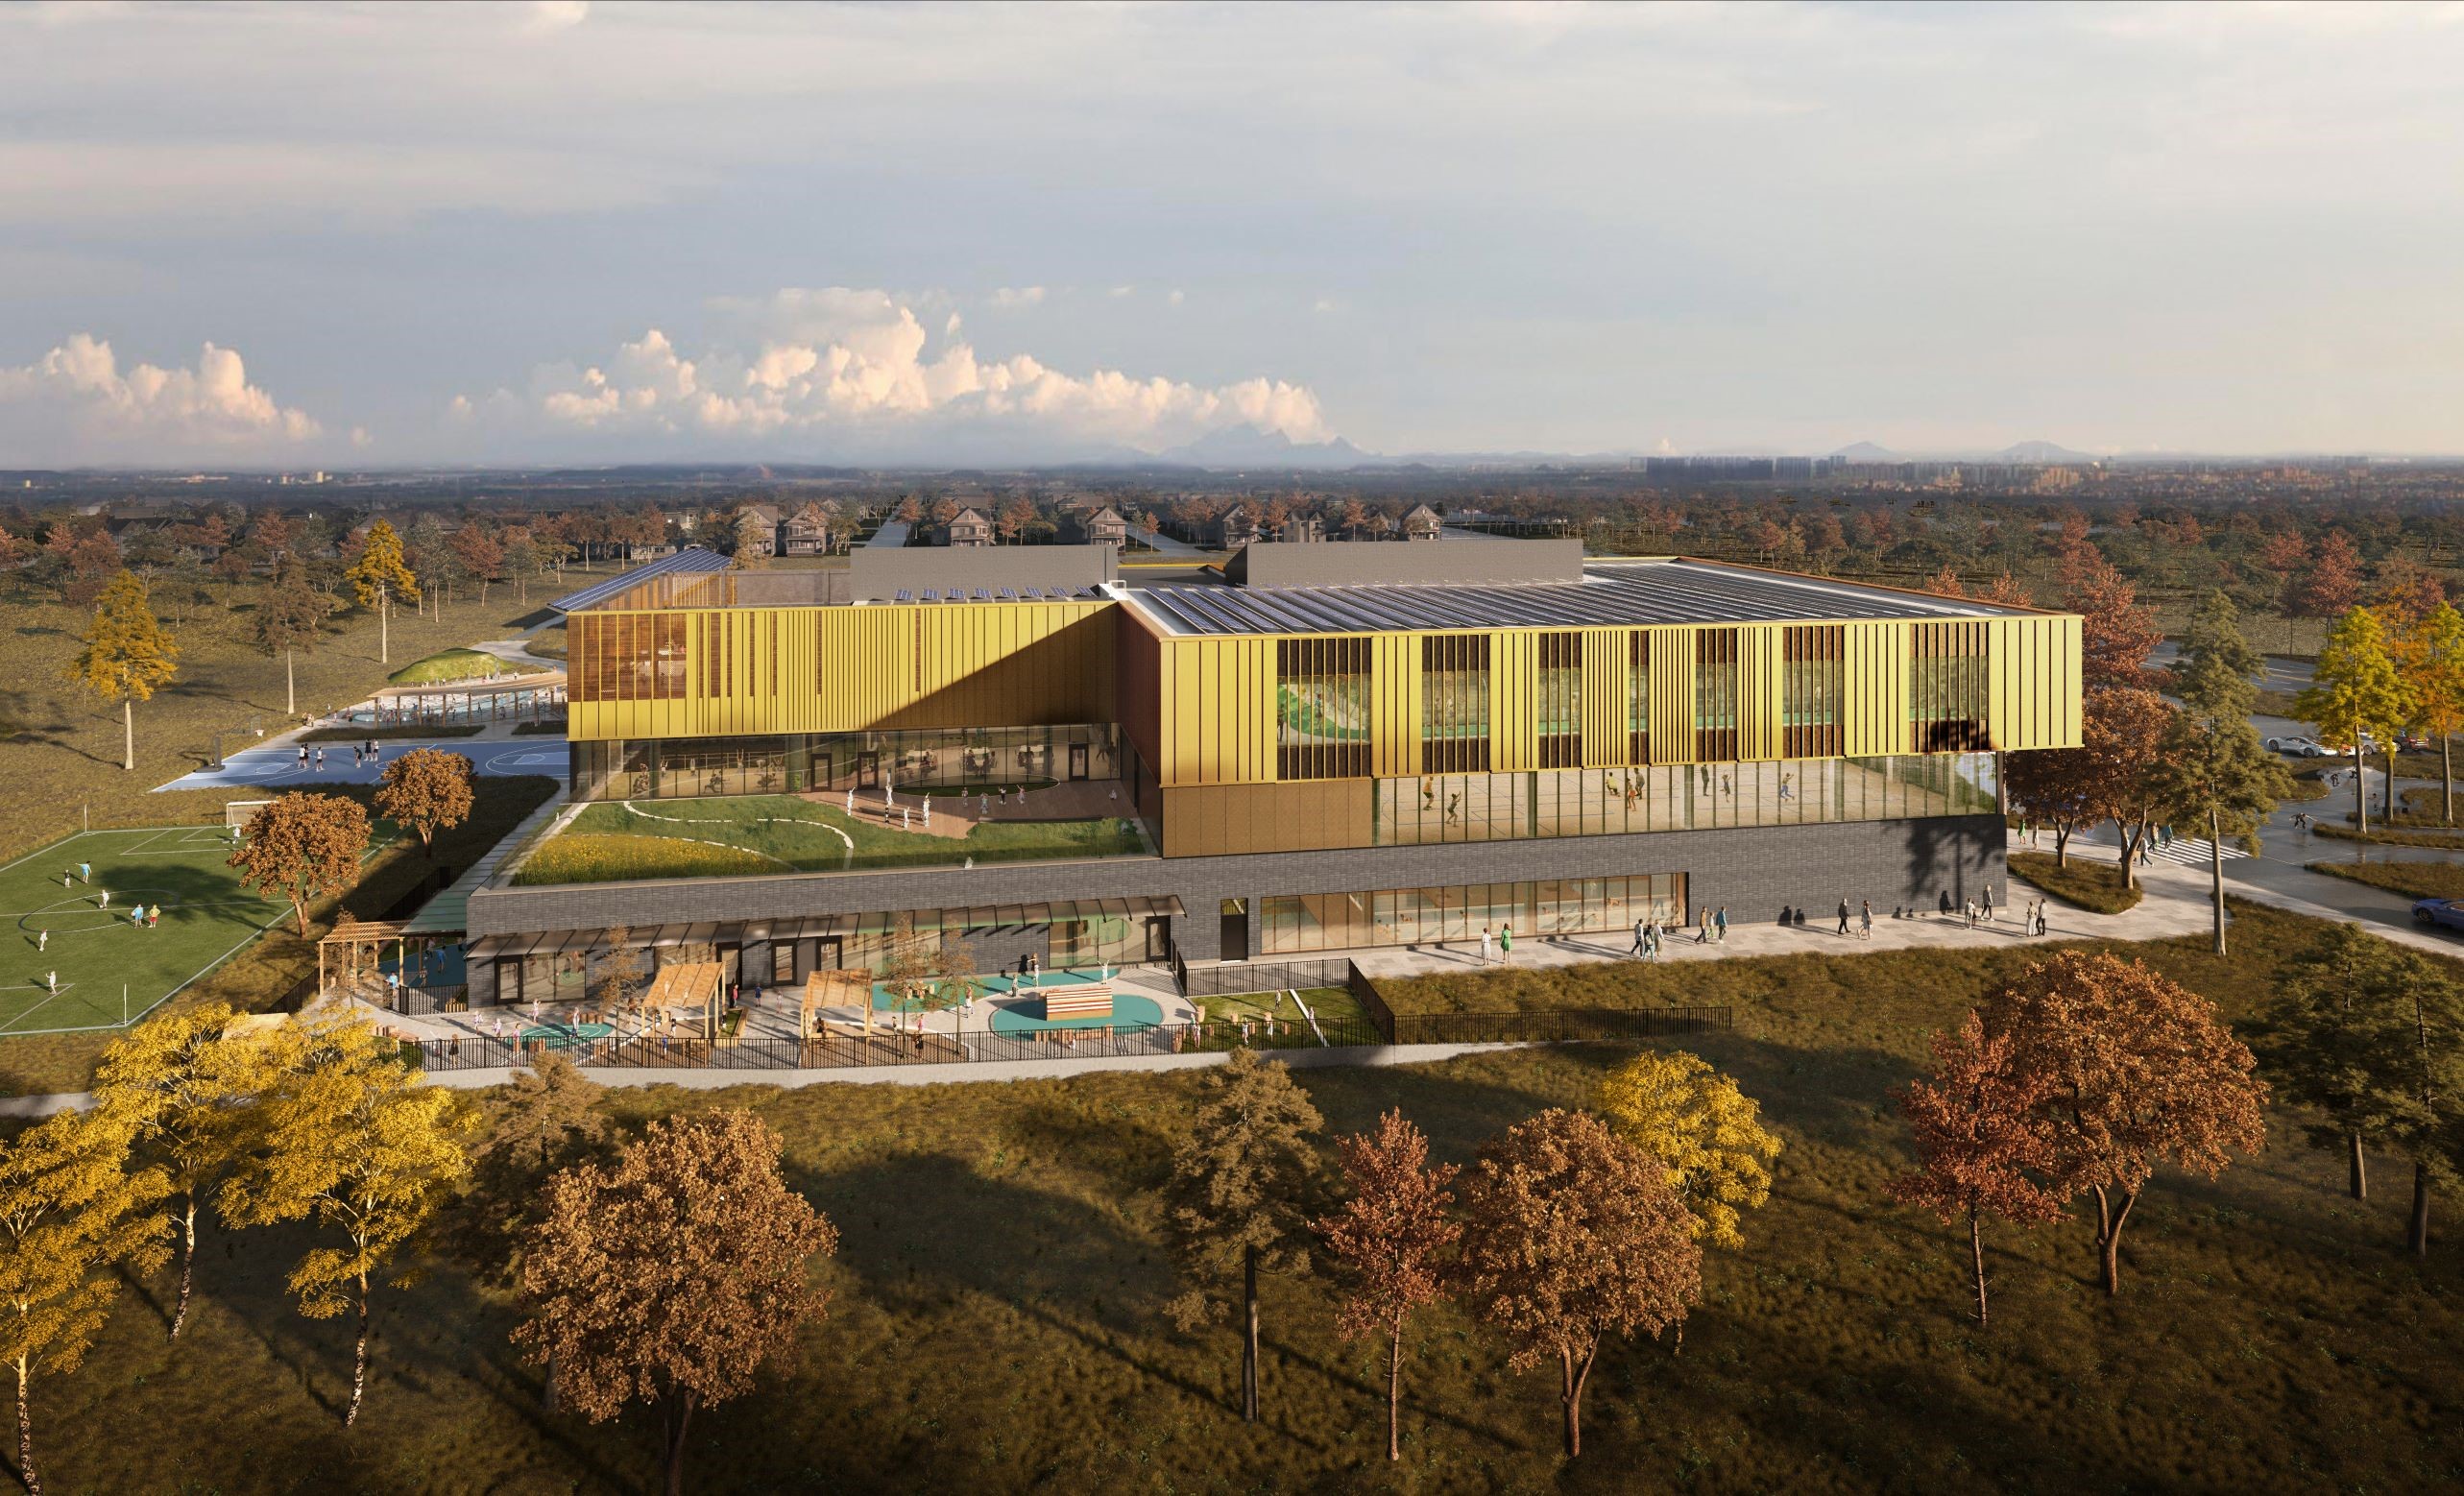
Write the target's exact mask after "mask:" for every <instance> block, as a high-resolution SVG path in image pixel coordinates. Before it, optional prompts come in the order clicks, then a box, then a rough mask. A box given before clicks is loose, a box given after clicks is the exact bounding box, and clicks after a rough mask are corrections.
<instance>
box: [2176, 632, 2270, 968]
mask: <svg viewBox="0 0 2464 1496" xmlns="http://www.w3.org/2000/svg"><path fill="white" fill-rule="evenodd" d="M2260 663H2261V662H2260V660H2259V651H2258V650H2256V649H2254V648H2252V647H2251V645H2250V641H2249V640H2248V639H2244V638H2242V635H2241V627H2240V623H2239V620H2238V617H2237V615H2235V612H2234V606H2233V600H2232V599H2231V598H2229V597H2227V596H2226V595H2225V594H2224V593H2223V592H2221V591H2213V592H2210V593H2209V594H2208V595H2207V596H2206V597H2205V598H2203V599H2201V600H2200V603H2199V606H2198V610H2197V611H2196V612H2195V613H2193V614H2192V615H2191V617H2190V628H2189V632H2188V634H2187V635H2186V637H2185V638H2184V639H2183V642H2182V654H2181V658H2180V659H2178V660H2177V661H2175V662H2174V664H2173V692H2174V694H2175V695H2176V696H2178V697H2180V698H2181V701H2182V707H2181V710H2180V711H2178V712H2173V713H2172V714H2171V719H2170V721H2169V722H2167V724H2166V726H2165V729H2164V735H2163V737H2162V740H2161V741H2160V742H2159V743H2158V745H2157V751H2156V755H2155V760H2154V763H2153V766H2152V767H2151V769H2150V771H2149V773H2148V775H2147V781H2148V784H2149V787H2150V789H2151V790H2152V792H2153V799H2154V803H2155V805H2156V807H2157V808H2158V813H2160V814H2162V815H2163V816H2165V817H2167V818H2169V819H2172V820H2178V821H2188V822H2192V823H2194V824H2200V825H2204V826H2205V827H2206V828H2207V831H2208V878H2209V893H2210V901H2211V905H2212V909H2211V912H2212V914H2213V916H2214V930H2213V944H2214V949H2215V953H2216V954H2218V955H2222V954H2224V953H2225V860H2224V859H2225V855H2224V840H2225V838H2226V837H2227V836H2239V837H2242V838H2244V839H2245V840H2246V841H2247V842H2248V843H2249V844H2250V845H2251V847H2252V850H2254V851H2255V850H2257V843H2258V839H2259V827H2260V826H2261V825H2262V824H2264V823H2265V821H2266V819H2267V817H2268V815H2269V814H2270V813H2272V812H2273V811H2274V810H2275V808H2276V804H2277V802H2278V801H2280V800H2282V799H2283V798H2284V797H2285V796H2286V795H2288V794H2291V793H2292V791H2293V779H2292V776H2291V775H2290V774H2288V773H2286V772H2285V770H2284V765H2283V762H2282V761H2280V760H2278V759H2277V757H2276V756H2275V755H2274V754H2272V753H2269V752H2268V751H2267V747H2266V745H2265V744H2264V743H2262V742H2260V741H2259V729H2258V728H2256V727H2254V726H2253V725H2251V720H2250V713H2251V710H2252V709H2253V708H2254V707H2255V706H2257V704H2258V700H2259V688H2258V687H2257V686H2256V685H2254V684H2253V677H2255V676H2256V675H2257V674H2258V673H2259V664H2260Z"/></svg>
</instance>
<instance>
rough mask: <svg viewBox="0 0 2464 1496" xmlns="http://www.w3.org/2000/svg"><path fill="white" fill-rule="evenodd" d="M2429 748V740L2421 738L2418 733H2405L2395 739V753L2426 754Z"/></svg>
mask: <svg viewBox="0 0 2464 1496" xmlns="http://www.w3.org/2000/svg"><path fill="white" fill-rule="evenodd" d="M2430 746H2431V744H2430V741H2429V739H2428V738H2427V737H2424V736H2421V735H2420V734H2419V733H2406V734H2405V735H2404V736H2402V737H2399V738H2397V739H2396V748H2397V751H2398V752H2401V753H2428V752H2429V750H2430Z"/></svg>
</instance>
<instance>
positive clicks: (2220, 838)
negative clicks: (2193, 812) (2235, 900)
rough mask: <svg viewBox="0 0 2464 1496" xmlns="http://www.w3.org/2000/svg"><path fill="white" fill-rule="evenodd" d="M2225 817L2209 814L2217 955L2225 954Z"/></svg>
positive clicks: (2210, 883)
mask: <svg viewBox="0 0 2464 1496" xmlns="http://www.w3.org/2000/svg"><path fill="white" fill-rule="evenodd" d="M2224 830H2225V829H2224V817H2223V816H2222V815H2221V814H2219V813H2218V812H2216V811H2215V810H2212V809H2210V811H2209V812H2208V881H2209V885H2210V888H2211V889H2212V890H2213V891H2214V894H2215V917H2216V939H2215V952H2216V954H2218V955H2222V954H2224V953H2225V848H2224Z"/></svg>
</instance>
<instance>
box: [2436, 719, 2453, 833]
mask: <svg viewBox="0 0 2464 1496" xmlns="http://www.w3.org/2000/svg"><path fill="white" fill-rule="evenodd" d="M2438 795H2439V808H2438V818H2439V820H2440V821H2441V822H2442V823H2444V824H2446V825H2449V826H2452V825H2454V824H2455V737H2454V735H2452V734H2450V733H2441V734H2439V735H2438Z"/></svg>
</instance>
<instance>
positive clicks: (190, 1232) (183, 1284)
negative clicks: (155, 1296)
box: [171, 1190, 197, 1340]
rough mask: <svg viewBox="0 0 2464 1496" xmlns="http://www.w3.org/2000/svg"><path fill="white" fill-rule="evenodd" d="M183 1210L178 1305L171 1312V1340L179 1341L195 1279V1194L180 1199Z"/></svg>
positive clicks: (181, 1216) (186, 1320) (191, 1192)
mask: <svg viewBox="0 0 2464 1496" xmlns="http://www.w3.org/2000/svg"><path fill="white" fill-rule="evenodd" d="M181 1203H182V1204H183V1205H184V1207H185V1208H184V1209H183V1210H182V1211H181V1215H180V1234H181V1241H180V1305H179V1307H178V1308H176V1309H174V1310H173V1311H172V1312H171V1338H172V1339H175V1340H176V1339H180V1327H181V1325H183V1324H186V1323H187V1322H188V1288H189V1285H190V1284H192V1283H194V1282H195V1281H196V1277H197V1192H196V1191H194V1190H190V1191H188V1192H187V1193H186V1194H183V1195H182V1196H181Z"/></svg>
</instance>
